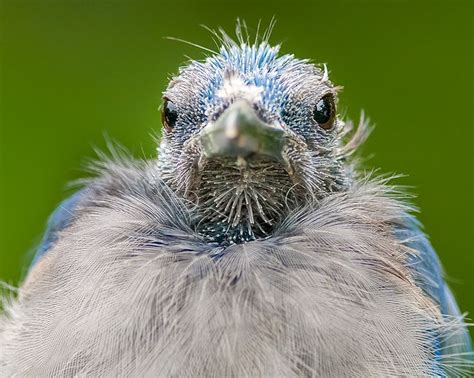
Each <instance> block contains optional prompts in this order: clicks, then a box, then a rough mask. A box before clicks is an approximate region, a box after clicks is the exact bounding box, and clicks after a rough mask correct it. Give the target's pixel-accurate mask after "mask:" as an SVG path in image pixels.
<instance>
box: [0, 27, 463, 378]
mask: <svg viewBox="0 0 474 378" xmlns="http://www.w3.org/2000/svg"><path fill="white" fill-rule="evenodd" d="M216 36H218V37H219V43H220V47H219V50H218V51H215V52H212V54H211V55H209V56H208V57H207V58H206V59H205V60H204V61H191V62H190V63H189V64H188V65H187V66H186V67H184V68H181V69H180V71H179V73H178V75H177V76H176V77H174V78H173V79H172V80H171V82H170V84H169V85H168V88H167V89H166V90H165V92H164V96H163V99H164V100H163V101H164V102H163V107H162V120H163V131H162V138H161V141H160V144H159V147H158V158H157V159H156V160H152V161H137V160H134V159H132V158H130V157H127V156H126V154H123V153H122V154H115V157H114V158H103V159H102V160H101V162H99V163H97V164H96V165H95V166H94V170H95V175H94V178H92V179H89V180H87V181H86V182H85V184H84V187H83V188H82V189H81V190H79V191H78V192H77V193H76V194H75V195H74V196H72V197H71V198H69V199H67V200H66V201H65V202H63V203H62V204H61V205H60V206H59V208H58V209H57V210H56V211H55V212H54V214H53V215H52V217H51V218H50V221H49V225H48V229H47V231H46V234H45V236H44V239H43V242H42V244H41V245H40V247H39V248H38V250H37V253H36V256H35V258H34V262H33V265H32V267H31V269H30V271H29V274H28V275H27V277H26V279H25V281H24V282H23V284H22V285H21V287H20V288H19V290H18V295H17V296H16V298H15V299H11V300H9V301H6V303H5V306H4V307H5V309H4V314H3V315H2V317H1V318H0V375H6V376H10V375H18V376H70V375H80V376H132V377H133V376H156V375H158V376H170V377H179V376H210V377H224V376H232V377H234V376H284V377H293V376H331V377H345V376H347V377H357V376H359V377H361V376H447V375H456V376H458V375H463V374H464V375H467V374H468V373H469V369H470V364H471V362H470V342H469V337H468V333H467V332H466V328H465V324H464V323H463V317H462V316H461V314H460V312H459V309H458V306H457V305H456V302H455V300H454V298H453V296H452V294H451V292H450V290H449V288H448V287H447V285H446V283H445V281H444V280H443V277H442V271H441V268H440V263H439V261H438V258H437V256H436V254H435V252H434V250H433V248H432V247H431V245H430V243H429V241H428V240H427V238H426V236H425V235H424V234H423V232H422V230H421V228H420V225H419V223H418V222H417V220H416V219H415V217H414V216H413V215H412V208H411V207H410V205H409V204H407V203H406V202H405V201H404V197H403V193H401V192H399V191H398V190H397V188H396V187H393V186H391V185H390V184H389V182H388V179H386V178H380V177H375V176H374V175H371V174H364V173H363V172H361V170H360V169H358V166H357V160H356V159H354V158H352V156H353V153H354V152H355V151H356V150H357V148H358V146H359V145H360V144H361V143H362V142H363V141H364V140H365V139H366V137H367V134H368V127H367V125H366V122H365V121H364V119H361V121H360V123H359V125H358V127H357V128H353V127H352V123H351V122H349V121H346V122H344V121H343V120H342V119H341V118H340V117H339V116H338V114H337V109H336V106H337V102H338V101H337V92H338V87H337V86H335V85H334V84H333V83H332V82H331V80H330V78H329V76H328V72H327V70H326V67H325V66H324V65H322V66H318V65H314V64H311V63H310V62H309V61H307V60H300V59H297V58H295V57H294V56H293V55H281V54H279V46H271V45H269V43H268V34H266V35H265V36H264V37H263V38H260V39H258V40H256V41H252V42H251V41H249V40H248V39H247V38H244V37H243V36H242V33H238V38H237V41H234V40H232V39H231V38H230V37H228V36H227V35H226V34H225V33H222V34H218V35H217V34H216Z"/></svg>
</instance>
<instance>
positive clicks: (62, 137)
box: [0, 0, 474, 314]
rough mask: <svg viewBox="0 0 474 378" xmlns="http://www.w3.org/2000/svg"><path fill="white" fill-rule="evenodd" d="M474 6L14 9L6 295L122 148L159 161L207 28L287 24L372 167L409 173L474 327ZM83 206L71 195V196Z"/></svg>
mask: <svg viewBox="0 0 474 378" xmlns="http://www.w3.org/2000/svg"><path fill="white" fill-rule="evenodd" d="M472 4H473V2H472V1H448V0H446V1H443V2H436V1H413V0H406V1H327V0H325V1H307V2H301V1H287V2H281V3H280V2H275V1H265V2H260V1H247V2H246V1H227V2H224V1H200V2H198V1H179V0H178V1H163V2H160V1H153V2H143V1H131V0H130V1H120V0H116V1H104V0H96V1H86V0H84V1H73V0H63V1H48V0H42V1H40V0H38V1H24V0H10V1H5V0H3V1H2V8H1V10H0V12H1V83H0V89H1V108H0V109H1V119H0V121H1V134H0V152H1V154H0V159H1V160H0V190H1V193H0V201H1V202H0V204H1V208H0V280H4V281H6V282H8V283H12V284H17V283H18V282H19V280H20V278H21V277H22V275H23V274H24V272H25V267H26V266H27V265H28V262H29V258H30V257H29V256H28V254H27V252H28V251H29V250H30V249H31V248H32V246H34V245H35V243H36V242H37V241H38V240H39V238H40V237H41V234H42V231H43V229H44V224H45V221H46V219H47V217H48V215H49V213H50V212H51V211H52V210H53V209H54V208H55V206H56V205H57V204H58V202H59V201H61V199H63V198H64V197H65V196H66V195H67V194H68V190H66V185H67V183H68V182H70V181H71V180H74V179H76V178H79V177H81V176H83V175H84V171H83V167H84V164H85V162H86V161H87V159H90V158H93V157H94V156H95V154H94V147H99V148H104V147H105V138H104V134H107V135H108V136H110V137H111V138H112V139H114V140H117V141H119V142H121V143H122V144H124V145H125V146H127V147H128V148H130V150H131V151H132V152H133V153H134V154H135V155H137V156H147V157H151V156H154V154H155V145H154V143H153V140H152V138H151V137H150V134H153V133H155V132H156V131H157V130H158V129H159V128H160V116H159V113H158V110H157V108H158V106H159V104H160V98H161V91H162V90H163V89H164V88H165V86H166V83H167V80H168V78H169V77H170V75H172V74H173V73H175V72H176V71H177V68H178V66H179V65H180V64H182V63H183V62H185V60H186V58H185V55H188V56H191V57H193V58H199V59H200V58H203V53H202V52H201V51H200V50H198V49H196V48H193V47H191V46H187V45H184V44H181V43H178V42H175V41H170V40H166V39H164V38H163V37H165V36H173V37H178V38H184V39H187V40H190V41H192V42H195V43H198V44H202V45H204V46H209V47H212V46H213V42H212V39H211V36H210V34H209V33H208V32H207V31H206V30H204V29H203V28H201V27H200V26H199V25H200V24H205V25H208V26H210V27H217V26H222V27H224V28H225V29H226V30H227V31H229V32H233V29H234V25H235V20H236V18H237V17H240V18H242V19H245V20H246V21H247V23H248V25H249V27H250V28H251V29H255V27H256V25H257V22H258V20H259V19H262V21H263V24H264V25H266V24H268V22H269V20H270V19H271V17H272V16H275V18H276V19H277V21H278V22H277V25H276V27H275V30H274V32H273V35H272V38H271V41H272V42H283V48H282V49H283V52H291V53H294V54H295V55H296V56H298V57H308V58H311V59H313V60H314V61H317V62H326V63H327V64H328V67H329V69H330V71H331V73H332V79H333V80H334V81H335V82H336V83H338V84H341V85H343V86H344V87H345V89H344V91H343V93H342V95H341V102H340V109H341V110H342V112H343V113H345V114H347V115H348V116H349V117H351V118H354V119H358V117H359V114H360V111H361V109H364V110H365V111H366V113H367V114H368V115H369V116H370V118H371V120H372V121H373V122H374V123H375V124H376V126H377V127H376V129H375V131H374V133H373V134H372V136H371V138H370V139H369V141H368V143H367V144H366V146H365V147H364V151H365V155H366V156H372V158H371V159H369V160H368V161H367V162H366V166H367V167H380V168H381V172H396V173H404V174H406V175H407V177H406V178H403V179H401V180H398V183H401V184H407V185H411V186H413V188H412V189H411V191H412V192H414V193H416V194H417V198H416V199H415V202H416V204H417V205H418V206H419V207H420V208H421V213H420V214H419V217H420V218H421V220H422V222H423V223H424V224H425V226H426V231H427V233H428V234H429V235H430V236H431V240H432V242H433V245H434V247H435V248H436V249H437V251H438V252H439V255H440V257H441V260H442V262H443V264H444V267H445V269H446V272H447V277H448V280H449V282H450V284H451V286H452V288H453V290H454V292H455V294H456V296H457V298H458V300H459V303H460V306H461V308H462V310H463V311H470V312H471V314H474V295H473V294H472V293H473V289H474V279H473V277H472V272H473V268H474V266H473V265H474V254H473V243H472V239H471V238H472V237H473V230H474V228H473V157H472V151H473V111H472V109H473V108H472V106H473V61H472V49H473V35H474V34H473V14H474V12H473V6H472ZM69 192H70V191H69Z"/></svg>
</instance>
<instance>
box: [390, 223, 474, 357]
mask: <svg viewBox="0 0 474 378" xmlns="http://www.w3.org/2000/svg"><path fill="white" fill-rule="evenodd" d="M396 235H397V237H398V238H399V239H400V240H401V241H403V242H404V244H406V245H408V246H409V247H411V248H413V249H415V250H416V251H418V254H416V255H412V256H410V258H409V261H408V265H409V268H410V269H411V270H413V272H415V277H416V280H417V283H418V285H419V286H420V287H421V288H422V289H423V290H424V291H425V293H426V294H427V295H428V296H430V297H431V298H432V299H433V300H434V301H435V302H436V303H437V304H438V305H439V307H440V311H441V313H442V315H443V316H444V317H445V318H446V319H452V318H461V317H462V315H461V312H460V311H459V307H458V305H457V303H456V300H455V299H454V297H453V295H452V293H451V290H450V289H449V287H448V285H447V284H446V282H445V281H444V278H443V271H442V269H441V264H440V261H439V259H438V256H437V254H436V252H435V250H434V249H433V247H432V246H431V243H430V242H429V240H428V239H427V237H426V235H425V234H424V233H423V232H422V231H421V225H420V223H419V222H418V220H417V219H416V218H415V217H413V216H408V217H407V219H406V222H405V224H404V225H403V226H402V227H399V228H398V229H397V230H396ZM436 343H437V344H439V345H440V347H441V348H442V349H441V350H440V351H441V354H442V355H447V354H457V353H466V352H470V351H471V341H470V337H469V333H468V332H467V328H466V327H464V328H463V329H461V330H460V331H459V332H454V334H453V335H452V336H451V337H449V338H444V339H443V340H438V341H437V342H436ZM441 358H443V357H442V356H441Z"/></svg>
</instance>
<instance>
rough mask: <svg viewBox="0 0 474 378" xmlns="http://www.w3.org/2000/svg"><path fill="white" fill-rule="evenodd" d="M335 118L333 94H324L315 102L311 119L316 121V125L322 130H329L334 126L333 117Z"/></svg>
mask: <svg viewBox="0 0 474 378" xmlns="http://www.w3.org/2000/svg"><path fill="white" fill-rule="evenodd" d="M335 118H336V105H335V103H334V96H333V95H332V94H330V93H329V94H326V95H324V96H323V97H321V99H320V100H319V101H318V102H317V104H316V106H315V107H314V110H313V119H314V120H315V121H316V122H317V123H318V126H319V127H321V128H322V129H324V130H329V129H331V128H332V127H333V126H334V119H335Z"/></svg>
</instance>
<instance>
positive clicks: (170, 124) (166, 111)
mask: <svg viewBox="0 0 474 378" xmlns="http://www.w3.org/2000/svg"><path fill="white" fill-rule="evenodd" d="M164 101H165V102H164V104H163V110H162V111H161V122H162V123H163V126H164V127H165V129H166V131H168V132H171V131H172V130H173V128H174V126H175V125H176V121H177V120H178V108H177V107H176V105H175V104H174V103H173V102H172V101H171V100H169V99H167V98H165V99H164Z"/></svg>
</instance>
